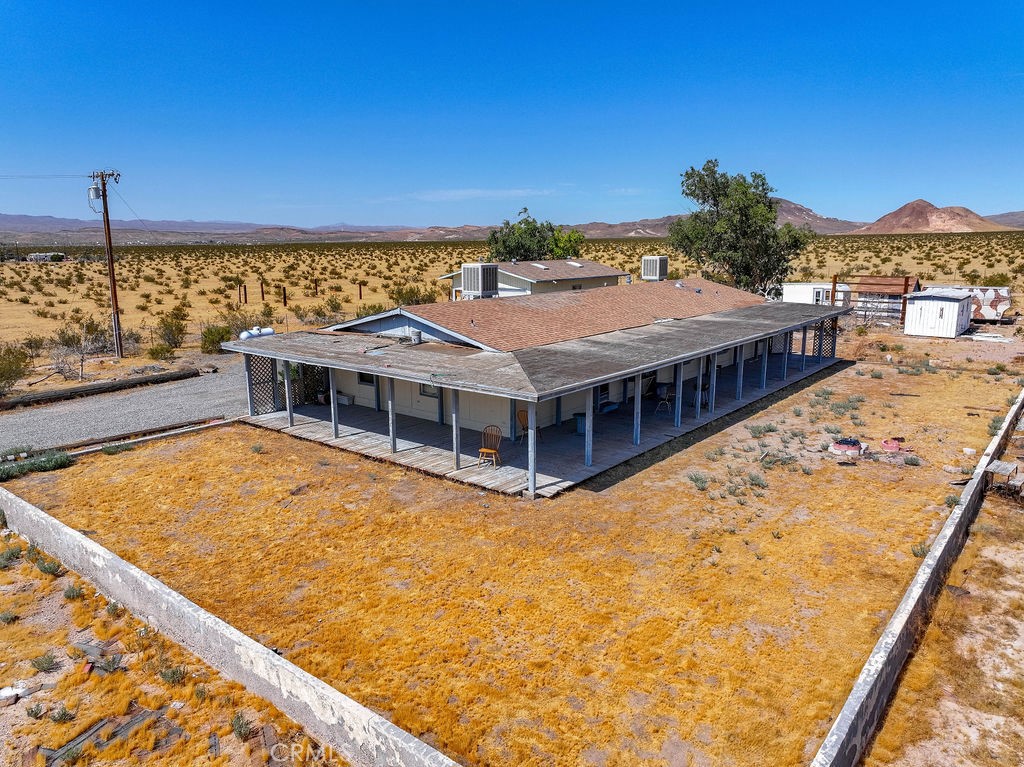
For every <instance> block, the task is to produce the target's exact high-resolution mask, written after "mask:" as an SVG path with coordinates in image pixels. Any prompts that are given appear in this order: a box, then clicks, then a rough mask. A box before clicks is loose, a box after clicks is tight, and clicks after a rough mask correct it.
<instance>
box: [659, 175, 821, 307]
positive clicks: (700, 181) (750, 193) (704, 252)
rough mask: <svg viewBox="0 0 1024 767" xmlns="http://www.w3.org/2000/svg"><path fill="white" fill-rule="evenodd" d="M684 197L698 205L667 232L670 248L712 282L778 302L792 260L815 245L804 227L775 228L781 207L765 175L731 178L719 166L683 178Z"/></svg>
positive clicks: (810, 233)
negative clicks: (808, 245)
mask: <svg viewBox="0 0 1024 767" xmlns="http://www.w3.org/2000/svg"><path fill="white" fill-rule="evenodd" d="M682 177H683V181H682V188H683V196H684V197H687V198H689V199H690V200H693V201H694V202H695V203H696V204H697V210H695V211H694V212H693V213H692V214H691V215H690V216H689V217H687V218H684V219H680V220H678V221H675V222H673V224H672V225H671V226H670V227H669V242H670V243H671V244H672V246H673V247H674V248H675V249H676V250H678V251H680V252H681V253H683V254H685V255H686V256H688V257H689V258H690V259H692V260H693V261H694V262H696V264H697V266H698V267H699V268H700V271H701V274H702V275H703V276H704V277H706V278H708V279H711V280H715V281H717V282H723V283H726V284H729V285H734V286H735V287H737V288H740V289H742V290H749V291H751V292H753V293H758V294H760V295H762V296H776V295H778V293H779V292H780V290H781V286H782V283H783V282H784V281H785V280H786V278H787V277H788V276H789V272H790V269H791V264H792V260H793V258H794V257H795V256H796V255H797V254H798V253H799V252H800V251H801V250H802V249H803V248H804V247H805V246H806V245H807V244H808V243H809V242H810V241H811V239H812V238H813V237H814V233H813V232H812V231H811V230H810V229H808V228H805V227H801V228H799V229H798V228H796V227H794V226H793V225H792V224H783V225H782V226H781V227H780V226H778V223H777V203H776V202H775V200H773V199H772V197H771V193H772V192H773V191H775V190H774V189H772V188H771V187H770V186H769V185H768V181H767V179H766V178H765V177H764V175H763V174H761V173H751V174H750V178H749V179H748V178H747V177H746V176H744V175H743V174H742V173H740V174H737V175H735V176H730V175H729V174H728V173H723V172H721V171H719V170H718V160H708V161H707V162H706V163H704V167H703V168H701V169H699V170H698V169H697V168H693V167H691V168H690V169H689V170H688V171H686V172H685V173H684V174H682Z"/></svg>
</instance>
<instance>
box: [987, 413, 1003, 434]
mask: <svg viewBox="0 0 1024 767" xmlns="http://www.w3.org/2000/svg"><path fill="white" fill-rule="evenodd" d="M1002 427H1003V417H1002V416H1001V415H997V416H993V417H992V420H991V421H989V422H988V435H989V436H990V437H994V436H996V435H997V434H998V433H999V430H1000V429H1001V428H1002Z"/></svg>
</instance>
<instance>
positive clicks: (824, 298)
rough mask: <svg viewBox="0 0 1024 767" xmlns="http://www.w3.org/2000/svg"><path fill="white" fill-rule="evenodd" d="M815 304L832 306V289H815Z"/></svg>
mask: <svg viewBox="0 0 1024 767" xmlns="http://www.w3.org/2000/svg"><path fill="white" fill-rule="evenodd" d="M814 303H816V304H830V303H832V289H831V288H815V289H814Z"/></svg>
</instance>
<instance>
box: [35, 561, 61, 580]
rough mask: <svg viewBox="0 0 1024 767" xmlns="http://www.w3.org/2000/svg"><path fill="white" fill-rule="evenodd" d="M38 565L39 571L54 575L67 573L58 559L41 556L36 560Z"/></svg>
mask: <svg viewBox="0 0 1024 767" xmlns="http://www.w3.org/2000/svg"><path fill="white" fill-rule="evenodd" d="M36 567H37V568H39V572H41V573H43V574H45V575H52V576H54V577H59V576H61V575H63V574H64V573H65V570H64V566H63V565H62V564H61V563H60V562H58V561H57V560H56V559H43V558H42V557H40V558H39V559H37V560H36Z"/></svg>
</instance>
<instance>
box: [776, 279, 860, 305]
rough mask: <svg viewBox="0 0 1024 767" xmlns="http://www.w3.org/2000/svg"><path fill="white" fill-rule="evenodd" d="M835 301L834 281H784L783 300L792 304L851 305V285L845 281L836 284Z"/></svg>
mask: <svg viewBox="0 0 1024 767" xmlns="http://www.w3.org/2000/svg"><path fill="white" fill-rule="evenodd" d="M835 299H836V300H835V302H834V303H833V301H832V281H831V280H829V281H828V282H784V283H782V300H783V301H785V302H787V303H791V304H832V305H833V306H849V305H850V286H849V285H847V284H846V283H845V282H840V283H838V284H837V285H836V297H835Z"/></svg>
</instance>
